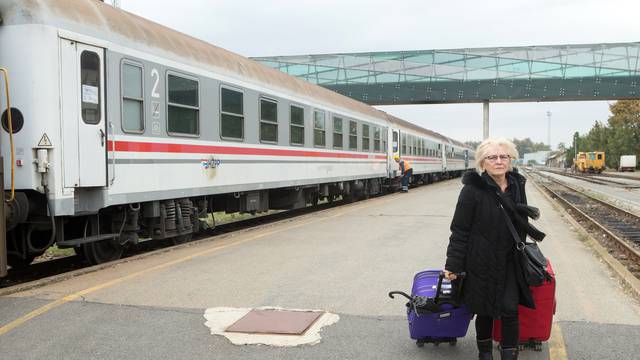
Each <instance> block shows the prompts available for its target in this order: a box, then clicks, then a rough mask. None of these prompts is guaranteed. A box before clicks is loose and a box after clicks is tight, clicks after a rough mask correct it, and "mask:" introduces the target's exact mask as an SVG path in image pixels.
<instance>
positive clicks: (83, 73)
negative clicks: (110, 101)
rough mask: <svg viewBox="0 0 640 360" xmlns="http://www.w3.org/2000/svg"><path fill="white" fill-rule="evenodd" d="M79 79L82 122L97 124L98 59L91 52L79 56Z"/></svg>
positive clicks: (98, 118)
mask: <svg viewBox="0 0 640 360" xmlns="http://www.w3.org/2000/svg"><path fill="white" fill-rule="evenodd" d="M80 79H81V87H82V120H83V121H84V122H85V123H87V124H98V123H100V120H101V119H102V115H101V114H100V95H101V94H100V57H99V56H98V54H96V53H95V52H93V51H83V52H82V55H80Z"/></svg>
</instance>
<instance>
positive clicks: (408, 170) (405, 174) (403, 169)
mask: <svg viewBox="0 0 640 360" xmlns="http://www.w3.org/2000/svg"><path fill="white" fill-rule="evenodd" d="M393 160H395V161H396V162H397V163H398V166H399V168H400V174H401V175H402V192H409V179H410V178H411V175H413V168H412V167H411V163H410V162H409V161H407V160H404V159H400V156H398V155H395V156H394V157H393Z"/></svg>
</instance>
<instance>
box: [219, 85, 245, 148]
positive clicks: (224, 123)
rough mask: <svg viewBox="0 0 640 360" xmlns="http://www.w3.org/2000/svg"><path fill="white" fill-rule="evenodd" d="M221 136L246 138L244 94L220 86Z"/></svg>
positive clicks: (235, 138) (237, 138)
mask: <svg viewBox="0 0 640 360" xmlns="http://www.w3.org/2000/svg"><path fill="white" fill-rule="evenodd" d="M220 137H222V138H224V139H234V140H242V139H244V94H243V93H242V92H240V91H235V90H231V89H228V88H226V87H222V88H220Z"/></svg>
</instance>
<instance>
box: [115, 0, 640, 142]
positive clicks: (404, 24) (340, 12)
mask: <svg viewBox="0 0 640 360" xmlns="http://www.w3.org/2000/svg"><path fill="white" fill-rule="evenodd" d="M108 2H109V1H108ZM120 3H121V7H122V8H123V9H125V10H127V11H130V12H132V13H135V14H137V15H140V16H142V17H145V18H148V19H150V20H153V21H156V22H158V23H160V24H163V25H165V26H168V27H171V28H173V29H176V30H179V31H182V32H184V33H187V34H189V35H191V36H195V37H197V38H200V39H203V40H205V41H208V42H210V43H212V44H215V45H217V46H220V47H223V48H225V49H227V50H230V51H233V52H236V53H238V54H241V55H244V56H247V57H249V56H274V55H299V54H322V53H338V52H367V51H389V50H431V49H451V48H475V47H496V46H527V45H564V44H590V43H612V42H634V41H640V26H638V16H639V14H640V1H639V0H609V1H606V2H605V1H602V0H562V1H560V0H558V1H555V0H528V1H521V0H505V1H502V0H500V1H497V0H491V1H478V0H457V1H444V0H441V1H434V0H406V1H405V0H396V1H393V2H392V1H388V0H386V1H381V0H367V1H360V0H358V1H349V0H323V1H307V0H297V1H288V0H287V1H285V0H270V1H258V0H244V1H243V0H181V1H173V0H120ZM380 108H381V109H382V110H384V111H387V112H389V113H391V114H394V115H396V116H399V117H401V118H403V119H405V120H408V121H411V122H414V123H416V124H419V125H421V126H423V127H426V128H429V129H433V130H435V131H438V132H440V133H442V134H445V135H448V136H450V137H453V138H455V139H458V140H461V141H466V140H480V139H481V138H482V104H462V105H406V106H383V107H380ZM547 111H550V112H551V113H552V115H551V143H552V145H553V146H554V147H555V146H556V145H557V144H558V143H559V142H561V141H562V142H565V143H569V142H570V141H571V136H572V134H573V132H574V131H579V132H580V133H584V132H586V131H588V130H589V129H590V128H591V126H592V125H593V123H594V122H595V121H596V120H599V121H606V120H607V118H608V117H609V115H610V113H609V104H608V103H607V102H605V101H594V102H585V101H583V102H548V103H511V104H491V106H490V118H491V126H490V133H491V136H503V137H508V138H514V137H515V138H519V139H522V138H525V137H530V138H531V139H532V140H534V141H536V142H544V143H547V116H546V112H547Z"/></svg>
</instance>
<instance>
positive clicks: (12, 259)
mask: <svg viewBox="0 0 640 360" xmlns="http://www.w3.org/2000/svg"><path fill="white" fill-rule="evenodd" d="M35 258H36V256H35V255H27V257H26V258H23V257H22V256H17V255H14V254H7V264H9V266H11V268H12V269H16V270H17V269H24V268H26V267H27V266H29V265H30V264H31V263H32V262H33V259H35Z"/></svg>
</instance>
